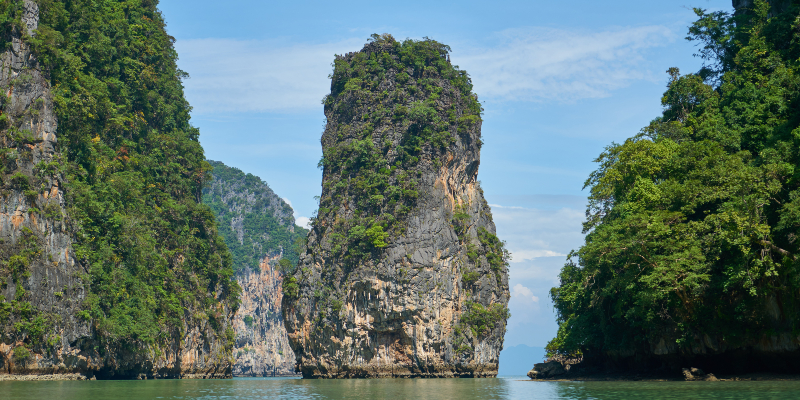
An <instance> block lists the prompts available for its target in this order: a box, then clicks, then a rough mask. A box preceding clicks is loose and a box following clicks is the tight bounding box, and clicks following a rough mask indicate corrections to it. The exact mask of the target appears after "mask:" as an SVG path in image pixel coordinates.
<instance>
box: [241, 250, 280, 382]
mask: <svg viewBox="0 0 800 400" xmlns="http://www.w3.org/2000/svg"><path fill="white" fill-rule="evenodd" d="M279 258H280V256H279V255H278V256H274V257H265V258H264V260H263V261H262V262H261V264H260V265H259V268H258V269H249V268H248V269H246V270H244V271H242V272H240V273H239V274H237V275H236V281H237V282H238V283H239V286H241V287H242V295H241V298H240V299H241V305H240V306H239V310H238V311H237V312H236V315H235V316H234V320H233V328H234V330H235V331H236V343H235V345H234V347H233V355H234V357H235V361H234V364H233V375H234V376H287V375H295V371H294V352H292V348H291V346H289V339H288V337H287V336H286V328H284V326H283V318H282V317H281V298H282V297H283V293H282V292H281V282H282V281H283V276H282V274H281V273H280V271H278V270H277V269H276V268H275V265H276V262H277V260H278V259H279Z"/></svg>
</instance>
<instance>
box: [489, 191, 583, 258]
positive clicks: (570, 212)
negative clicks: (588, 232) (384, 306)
mask: <svg viewBox="0 0 800 400" xmlns="http://www.w3.org/2000/svg"><path fill="white" fill-rule="evenodd" d="M491 207H492V215H493V218H494V222H495V224H496V225H497V236H498V237H499V238H500V239H502V240H505V241H506V245H507V248H508V250H509V251H510V252H511V256H512V259H513V261H515V262H522V261H525V260H533V259H535V258H540V257H556V256H566V254H567V253H569V251H570V250H572V249H576V248H578V246H580V245H581V243H582V242H583V234H582V233H581V223H582V222H583V219H584V212H583V211H580V210H577V209H573V208H562V209H559V210H543V209H536V208H523V207H504V206H500V205H497V204H494V205H492V206H491Z"/></svg>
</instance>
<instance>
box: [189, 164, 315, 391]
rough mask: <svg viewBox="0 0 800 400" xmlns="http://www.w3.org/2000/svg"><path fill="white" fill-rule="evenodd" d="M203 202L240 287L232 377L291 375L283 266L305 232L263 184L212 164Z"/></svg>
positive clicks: (291, 259)
mask: <svg viewBox="0 0 800 400" xmlns="http://www.w3.org/2000/svg"><path fill="white" fill-rule="evenodd" d="M209 163H210V164H211V165H212V166H213V167H214V170H213V171H212V175H213V176H214V179H213V181H212V182H211V183H210V185H209V186H208V187H207V188H206V189H205V190H204V191H203V201H204V202H205V203H206V204H208V205H209V206H210V207H211V209H212V210H213V211H214V214H215V216H216V217H217V220H218V221H219V223H220V228H219V230H220V233H221V234H222V236H223V237H224V238H225V241H226V243H227V245H228V247H229V248H230V249H231V253H232V255H233V258H234V270H235V271H236V274H235V279H236V281H237V282H238V283H239V286H241V288H242V293H241V296H240V306H239V310H238V311H237V313H236V315H235V316H234V319H233V328H234V331H235V332H236V339H235V344H234V348H233V355H234V357H235V361H234V364H233V375H234V376H286V375H295V372H294V353H293V352H292V348H291V346H290V345H289V340H288V338H287V336H286V329H285V328H284V326H283V317H282V314H281V299H282V291H281V286H282V282H283V273H282V272H281V270H280V268H279V263H280V260H281V259H285V261H284V262H286V261H288V262H290V263H296V260H297V252H296V251H295V246H294V243H295V241H297V240H298V239H302V238H305V236H306V234H307V231H306V230H305V229H303V228H301V227H299V226H296V225H295V220H294V216H293V210H292V208H291V206H289V204H287V203H286V202H285V201H284V200H283V199H281V198H280V197H279V196H278V195H277V194H275V192H273V191H272V189H270V187H269V186H268V185H267V183H266V182H263V181H262V180H261V179H259V178H258V177H255V176H253V175H251V174H245V173H244V172H242V171H240V170H239V169H236V168H231V167H228V166H226V165H225V164H223V163H221V162H217V161H209Z"/></svg>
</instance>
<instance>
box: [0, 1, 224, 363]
mask: <svg viewBox="0 0 800 400" xmlns="http://www.w3.org/2000/svg"><path fill="white" fill-rule="evenodd" d="M47 4H48V7H50V9H49V12H50V14H49V17H50V18H51V20H52V19H53V17H54V15H55V14H58V13H61V15H60V16H58V15H55V17H56V18H55V19H58V20H59V24H61V28H63V26H64V24H66V23H67V22H69V21H70V17H74V16H75V15H76V14H74V13H73V14H70V13H69V11H70V10H65V9H64V8H59V7H60V4H58V3H47ZM73 6H74V7H77V8H78V9H81V10H85V9H86V8H83V6H82V5H81V4H73ZM0 11H2V12H3V13H5V16H6V17H8V18H7V19H6V22H5V23H4V24H3V25H2V30H3V33H2V34H3V35H6V36H5V37H3V44H5V46H4V47H3V52H2V53H0V65H1V66H2V67H1V68H0V89H2V93H3V95H4V96H3V97H2V98H1V99H0V103H1V104H0V107H2V112H1V113H0V185H1V187H0V379H7V378H12V379H13V378H14V376H13V375H20V374H32V375H47V376H50V377H54V378H58V377H61V378H65V377H66V378H73V379H85V378H90V377H93V376H96V377H98V378H110V377H113V378H136V377H139V378H147V377H171V378H178V377H188V378H193V377H194V378H223V377H230V375H231V360H230V355H231V347H232V341H233V337H232V333H233V332H232V331H231V332H230V333H231V335H230V336H231V337H227V335H226V330H228V327H229V323H230V320H231V317H232V314H233V311H234V310H235V309H234V308H233V307H232V305H231V303H230V302H229V300H230V298H231V296H235V294H236V287H235V286H233V285H232V284H231V285H229V284H227V283H226V282H227V281H226V280H225V278H223V279H219V275H220V274H221V275H222V276H224V273H225V268H224V262H225V261H224V257H226V256H227V252H226V251H225V250H224V245H223V246H222V247H221V248H220V247H219V246H217V243H216V242H215V240H216V239H215V238H216V237H217V236H216V231H215V230H214V228H213V220H211V222H210V223H209V222H208V221H207V220H204V219H203V217H202V215H203V213H207V212H208V211H207V210H197V213H195V214H193V216H192V217H190V219H191V220H192V221H191V222H192V227H193V229H194V232H196V233H195V234H194V236H193V235H192V234H189V235H188V236H189V237H192V240H196V241H195V242H192V243H190V244H188V245H187V244H186V242H184V243H183V244H181V245H179V246H180V247H181V249H174V248H170V247H171V246H173V245H175V243H173V242H170V241H171V240H174V239H173V238H174V237H175V236H176V235H174V234H175V233H176V232H181V231H182V232H187V231H188V230H183V226H182V222H183V220H182V216H181V215H180V214H179V213H180V212H183V213H184V216H185V215H187V214H192V213H193V211H189V212H186V208H183V209H180V208H173V209H169V211H175V210H177V212H173V213H171V215H170V224H171V225H169V226H166V224H164V225H160V226H158V227H154V226H157V225H159V224H158V223H155V222H154V221H155V219H154V218H153V217H152V215H144V214H142V213H141V212H140V211H139V210H140V209H137V206H138V204H139V203H138V200H137V199H145V198H146V196H143V195H142V194H141V193H137V190H141V189H142V188H143V187H146V186H147V184H142V180H144V179H140V178H141V177H142V172H141V170H137V168H138V165H137V164H135V163H133V162H131V163H128V161H130V159H131V158H133V159H135V160H137V162H138V161H141V163H142V164H149V167H154V168H163V167H164V166H165V164H164V163H159V161H158V160H157V159H155V158H148V154H147V153H145V152H141V149H140V148H137V145H138V144H140V143H144V142H146V137H147V135H141V136H136V135H133V134H132V130H133V129H131V130H128V129H126V127H125V126H124V125H123V126H120V125H119V119H117V120H116V122H114V124H116V125H115V126H114V129H112V130H111V131H109V130H107V129H106V128H107V126H104V125H103V121H106V123H107V120H106V119H105V118H109V116H108V115H92V116H91V118H93V120H92V122H91V123H89V122H87V121H85V120H83V119H82V117H84V115H81V113H80V112H78V111H76V109H74V108H71V107H72V105H74V104H73V103H71V101H73V100H74V99H76V98H81V99H82V100H78V101H88V102H90V103H91V102H92V101H94V102H95V103H94V105H93V106H87V107H99V106H97V103H102V102H103V101H109V99H108V98H105V99H103V98H102V96H101V95H98V93H93V92H91V91H87V90H85V89H84V90H83V91H81V92H80V93H81V94H80V95H79V96H73V95H74V94H75V93H77V92H78V91H77V90H75V91H72V90H71V89H70V87H69V85H66V84H63V85H61V86H62V87H61V89H60V92H58V94H57V95H56V94H54V93H55V91H56V89H54V88H53V85H52V84H51V83H50V82H51V80H52V79H53V77H52V76H48V75H49V74H50V73H52V74H61V75H59V76H60V78H61V79H63V80H62V81H61V82H76V83H75V85H80V84H81V83H86V81H85V76H84V75H80V73H79V72H76V71H81V69H80V68H82V67H85V68H88V67H86V65H83V66H82V67H81V66H78V67H76V69H74V70H70V72H71V73H77V74H78V76H76V77H74V79H73V78H69V79H65V76H64V73H65V72H64V71H63V70H61V69H60V67H63V64H59V63H58V62H57V61H54V60H55V59H54V58H53V54H54V53H53V52H52V49H53V47H50V46H60V47H59V48H60V49H61V50H63V51H64V52H65V53H66V52H67V51H69V46H67V44H65V43H63V42H57V39H54V38H57V37H59V36H58V35H57V34H55V32H56V31H54V30H53V29H52V27H45V30H44V32H45V33H44V34H43V35H42V33H41V32H42V31H41V28H42V24H41V22H42V19H40V18H43V17H42V15H44V14H43V12H44V11H42V10H40V8H39V6H37V3H36V2H33V1H30V0H24V1H14V2H6V3H4V4H3V5H2V6H0ZM129 11H130V13H129V15H130V16H131V17H132V18H139V19H141V17H140V16H138V15H137V13H139V12H142V11H143V10H129ZM144 11H145V13H147V12H150V13H151V14H150V15H151V17H152V15H153V14H152V13H154V12H155V5H152V9H148V10H144ZM60 17H64V18H63V19H62V18H60ZM9 21H11V22H9ZM150 22H153V19H152V18H151V19H150ZM154 24H155V25H154V26H158V25H157V21H156V22H154ZM156 31H158V29H156ZM40 35H41V36H42V37H39V36H40ZM62 38H63V36H62ZM151 39H152V40H153V41H157V40H158V37H154V38H151ZM93 40H97V38H94V39H93ZM32 43H35V44H36V45H37V46H38V47H36V48H38V50H37V51H33V49H34V47H33V46H32ZM73 50H74V49H73ZM40 52H41V53H40ZM65 53H62V55H63V54H65ZM41 54H45V56H46V57H49V60H50V62H51V64H50V68H49V69H48V74H45V73H43V71H44V70H45V68H44V67H43V65H42V63H40V61H39V59H40V55H41ZM84 61H86V62H87V63H88V62H89V60H86V59H84ZM106 66H107V65H106ZM110 70H112V71H113V70H114V69H113V68H110ZM94 78H97V79H100V78H102V76H101V74H94ZM172 78H173V79H175V80H174V81H172V83H175V82H177V78H175V75H174V74H173V75H172ZM79 82H80V83H79ZM93 83H94V82H93ZM114 84H115V85H117V86H118V87H119V86H121V85H124V84H126V82H125V81H124V80H119V79H116V80H114ZM101 86H102V85H101ZM95 87H97V86H95ZM54 98H58V99H59V100H60V102H61V103H60V106H59V105H58V104H55V103H56V102H54ZM114 100H116V101H120V99H119V98H114ZM82 104H83V105H84V106H86V104H87V103H82ZM167 104H169V102H168V103H167ZM173 105H174V103H173ZM59 107H60V108H59ZM116 109H117V110H124V109H125V107H124V106H117V108H116ZM92 110H93V111H92V112H94V113H100V114H102V113H104V111H97V110H98V108H93V109H92ZM59 112H60V113H61V115H62V117H59ZM65 114H69V115H70V118H68V121H67V122H66V123H64V124H58V122H59V119H63V115H65ZM138 115H139V116H140V121H141V122H140V126H141V127H144V126H145V125H148V127H147V128H145V129H147V130H150V131H151V132H152V131H156V132H158V135H159V140H161V141H168V140H169V139H167V138H166V136H164V135H161V132H160V131H159V129H163V126H161V125H158V124H155V123H153V124H151V123H150V122H148V118H149V117H150V116H149V115H148V114H147V113H146V112H142V111H141V110H139V111H138ZM187 115H188V114H187ZM117 117H119V116H117ZM187 120H188V119H187ZM171 122H172V123H174V122H175V121H171ZM59 125H60V126H59ZM76 126H77V127H78V128H76ZM130 126H131V127H133V126H134V124H131V125H130ZM78 129H89V132H90V133H91V134H92V135H91V136H88V135H87V136H81V133H80V132H77V130H78ZM171 129H173V132H174V129H176V126H175V125H173V126H172V128H171ZM112 133H113V134H112ZM137 135H138V132H137ZM65 138H67V140H66V141H65V140H64V139H65ZM137 140H138V141H139V142H138V143H137V142H136V141H137ZM82 141H83V142H82ZM106 141H108V142H111V143H116V147H117V148H116V150H113V149H111V150H110V149H109V147H103V146H107V143H106ZM62 142H66V144H62ZM195 142H196V139H195ZM86 143H88V144H89V145H88V147H86ZM150 148H151V149H152V148H153V147H150ZM196 149H199V145H198V146H197V147H196V148H190V147H189V146H187V147H184V148H183V149H182V151H181V156H182V157H192V156H193V154H194V152H195V150H196ZM81 152H83V154H86V152H89V153H90V154H91V155H92V156H91V157H92V160H93V161H92V162H89V163H86V162H85V161H86V160H80V154H82V153H81ZM199 153H200V155H201V156H202V150H200V152H199ZM168 157H169V156H168ZM112 160H113V161H112ZM172 160H173V161H175V160H176V158H172ZM200 160H201V161H202V157H201V158H200ZM111 162H113V163H114V164H112V163H111ZM151 162H152V163H151ZM178 162H182V161H181V160H178ZM93 163H95V164H93ZM98 164H99V167H98ZM187 169H189V170H191V167H189V168H187ZM89 171H90V172H89ZM137 174H139V175H137ZM200 176H202V171H200ZM87 177H89V178H88V179H87ZM137 179H139V180H137ZM115 182H118V183H115ZM119 183H122V185H119ZM103 184H109V185H111V186H115V185H119V186H116V187H117V189H116V190H119V191H118V192H114V190H112V191H108V187H107V186H106V187H103V188H98V186H100V185H103ZM149 184H150V186H149V187H150V188H154V187H157V185H159V186H161V187H162V188H163V187H165V186H168V185H164V184H163V182H155V181H150V182H149ZM200 184H201V185H202V183H201V182H200ZM180 190H183V188H181V189H180ZM109 193H115V194H117V193H124V194H123V195H122V196H120V197H119V198H116V199H113V200H111V202H108V203H104V201H106V200H107V199H108V197H111V196H113V194H111V195H110V194H109ZM174 193H175V192H172V194H170V195H167V196H164V197H161V198H162V199H168V200H167V202H170V201H171V202H173V203H171V204H172V205H173V206H175V205H179V206H178V207H181V206H182V207H187V208H189V209H192V207H197V204H196V203H195V202H194V200H193V199H191V198H190V199H188V200H187V199H185V197H183V196H182V195H181V194H174ZM150 195H151V196H150V197H148V200H147V201H155V200H154V199H155V198H158V197H160V196H162V194H160V193H159V194H157V193H151V194H150ZM103 196H107V197H105V198H104V197H103ZM111 204H113V207H117V208H111V207H112V206H111ZM153 204H155V206H153ZM161 207H164V208H166V206H165V205H164V203H162V202H160V201H155V203H151V204H150V209H151V210H153V209H159V211H161V210H163V208H161ZM104 213H109V214H110V215H109V214H104ZM193 217H197V218H193ZM110 221H113V224H112V226H109V222H110ZM98 225H102V226H98ZM125 235H128V236H125ZM165 236H166V237H169V238H170V239H166V238H165ZM109 241H110V242H111V244H109V243H108V242H109ZM147 246H152V247H151V248H149V249H148V248H146V247H147ZM195 246H197V247H199V248H201V249H202V251H204V252H205V253H204V254H203V253H201V252H196V251H194V250H195V248H196V247H195ZM175 247H178V246H175ZM148 250H149V251H152V252H151V253H148ZM153 252H155V254H156V256H155V257H153ZM164 255H168V256H169V259H168V258H167V257H165V256H164ZM199 265H203V266H204V269H202V268H198V266H199ZM143 275H145V276H146V277H145V276H143Z"/></svg>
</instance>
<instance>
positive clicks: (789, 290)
mask: <svg viewBox="0 0 800 400" xmlns="http://www.w3.org/2000/svg"><path fill="white" fill-rule="evenodd" d="M784 3H786V7H785V8H784V12H782V13H779V14H777V15H774V16H773V15H772V13H771V11H770V5H769V4H768V3H767V2H766V1H764V0H757V1H754V3H753V7H752V9H751V10H749V11H739V12H737V14H736V15H735V16H734V15H730V14H728V13H725V12H713V13H708V12H706V11H704V10H701V9H696V10H695V12H696V13H697V15H698V17H699V19H698V20H697V22H695V23H694V24H693V25H692V26H691V27H690V29H689V37H688V38H687V39H690V40H695V41H698V42H699V47H700V49H699V55H700V56H701V57H703V58H704V59H705V60H706V61H707V62H706V66H705V67H704V68H703V69H702V70H701V71H699V72H698V73H694V74H687V75H681V74H680V73H679V71H678V70H677V69H676V68H672V69H670V70H669V71H668V72H669V85H668V89H667V91H666V93H665V94H664V96H663V98H662V104H663V106H664V112H663V115H662V116H661V117H659V118H656V119H655V120H653V121H652V123H650V125H648V126H647V127H645V128H644V129H643V130H642V131H641V133H639V134H638V135H636V136H634V137H632V138H630V139H628V140H626V141H625V143H622V144H612V145H610V146H609V147H607V148H606V150H605V151H604V152H603V153H602V154H601V155H600V157H599V158H598V159H597V160H596V161H597V162H598V163H599V165H600V166H599V168H598V169H597V170H596V171H595V172H594V173H592V174H591V176H590V177H589V179H588V180H587V182H586V187H588V188H590V189H591V195H590V198H589V206H588V208H587V220H586V222H585V223H584V231H585V233H587V236H586V241H585V244H584V245H583V246H582V247H581V248H580V249H579V250H577V251H574V252H573V253H572V254H571V255H570V259H569V261H568V263H567V264H566V265H565V266H564V268H563V269H562V270H561V274H560V278H561V284H560V286H559V287H557V288H554V289H552V291H551V296H552V299H553V301H554V303H555V307H556V310H557V313H558V320H559V323H560V327H559V332H558V336H557V337H556V338H555V339H553V340H552V341H551V342H550V343H549V344H548V350H549V351H550V353H551V354H554V353H560V354H564V355H576V354H581V353H583V354H588V353H594V354H597V353H604V352H613V351H616V350H626V351H629V350H636V351H638V352H641V353H650V352H651V351H652V350H651V349H652V346H653V345H655V344H656V343H658V342H659V341H660V340H662V339H663V340H665V342H666V344H667V345H668V346H673V347H674V348H677V349H690V348H691V346H692V344H693V343H697V342H698V341H701V340H703V339H702V338H703V337H704V335H706V334H707V335H708V336H709V337H710V338H711V339H712V340H716V341H719V342H720V343H724V344H726V345H728V347H729V348H731V347H734V348H735V347H736V346H738V345H747V344H748V343H753V342H754V341H757V340H760V339H763V338H765V337H768V336H770V335H779V334H781V333H793V334H794V335H796V333H797V331H798V329H800V320H799V319H798V318H799V317H800V298H798V296H800V274H798V272H800V261H798V259H797V255H798V254H799V253H800V241H798V240H797V239H798V233H799V231H798V230H799V229H800V179H799V178H800V168H798V167H799V166H800V128H798V126H800V72H799V71H800V17H798V15H799V14H800V2H798V1H794V2H792V3H791V5H790V4H788V3H789V2H784Z"/></svg>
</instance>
